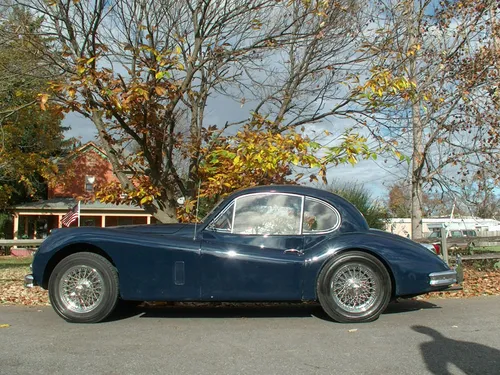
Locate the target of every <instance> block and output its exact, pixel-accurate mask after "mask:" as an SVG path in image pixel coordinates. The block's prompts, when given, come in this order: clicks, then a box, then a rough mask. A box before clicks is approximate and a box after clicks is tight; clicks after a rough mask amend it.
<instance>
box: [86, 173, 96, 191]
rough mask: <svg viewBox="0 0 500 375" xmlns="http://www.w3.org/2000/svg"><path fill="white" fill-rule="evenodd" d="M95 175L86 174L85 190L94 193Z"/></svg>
mask: <svg viewBox="0 0 500 375" xmlns="http://www.w3.org/2000/svg"><path fill="white" fill-rule="evenodd" d="M94 182H95V177H94V176H85V191H86V192H87V193H92V192H93V191H94Z"/></svg>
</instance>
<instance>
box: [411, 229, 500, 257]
mask: <svg viewBox="0 0 500 375" xmlns="http://www.w3.org/2000/svg"><path fill="white" fill-rule="evenodd" d="M414 241H416V242H419V243H430V244H435V243H438V244H439V245H440V246H441V254H442V256H443V259H444V261H445V262H446V263H448V262H449V259H448V258H449V257H448V253H449V250H450V249H451V248H456V247H459V248H462V249H466V248H468V247H471V246H472V247H478V246H485V247H486V246H492V245H500V236H489V237H483V236H478V237H458V238H457V237H448V238H447V237H446V229H444V228H441V238H419V239H416V240H414ZM460 257H461V259H462V260H471V259H478V260H481V259H500V251H497V252H491V253H482V254H470V255H469V254H467V255H461V256H460Z"/></svg>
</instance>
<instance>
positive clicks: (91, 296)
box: [49, 252, 119, 323]
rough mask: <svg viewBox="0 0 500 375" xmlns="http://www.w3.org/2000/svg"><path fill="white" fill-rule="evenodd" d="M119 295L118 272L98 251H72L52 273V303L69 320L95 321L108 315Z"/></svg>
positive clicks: (50, 290)
mask: <svg viewBox="0 0 500 375" xmlns="http://www.w3.org/2000/svg"><path fill="white" fill-rule="evenodd" d="M118 295H119V291H118V273H117V272H116V269H115V267H114V266H113V265H112V264H111V263H110V262H109V261H108V260H107V259H106V258H104V257H103V256H101V255H98V254H94V253H87V252H82V253H76V254H72V255H70V256H68V257H66V258H64V259H63V260H61V262H59V263H58V264H57V266H56V267H55V268H54V271H53V272H52V274H51V275H50V279H49V297H50V303H51V304H52V307H53V308H54V310H55V311H56V312H57V313H58V314H59V315H60V316H61V317H63V318H64V319H66V320H67V321H69V322H74V323H96V322H99V321H101V320H103V319H105V318H106V317H107V316H108V315H109V314H110V313H111V312H112V311H113V310H114V308H115V306H116V303H117V301H118Z"/></svg>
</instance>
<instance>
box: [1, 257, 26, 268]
mask: <svg viewBox="0 0 500 375" xmlns="http://www.w3.org/2000/svg"><path fill="white" fill-rule="evenodd" d="M32 261H33V257H12V256H0V270H5V269H12V268H25V267H28V266H29V265H30V264H31V262H32Z"/></svg>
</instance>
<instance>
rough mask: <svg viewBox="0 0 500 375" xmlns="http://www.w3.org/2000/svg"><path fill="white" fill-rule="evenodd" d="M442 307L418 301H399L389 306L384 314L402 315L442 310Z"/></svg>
mask: <svg viewBox="0 0 500 375" xmlns="http://www.w3.org/2000/svg"><path fill="white" fill-rule="evenodd" d="M440 308H441V307H440V306H438V305H436V304H434V303H432V302H428V301H424V300H417V299H398V300H396V301H393V302H391V303H390V304H389V306H387V309H385V311H384V312H383V313H384V314H401V313H406V312H411V311H418V310H428V309H440Z"/></svg>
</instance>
